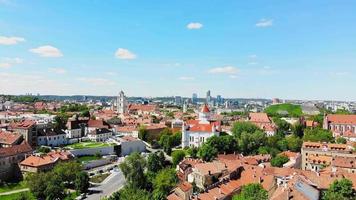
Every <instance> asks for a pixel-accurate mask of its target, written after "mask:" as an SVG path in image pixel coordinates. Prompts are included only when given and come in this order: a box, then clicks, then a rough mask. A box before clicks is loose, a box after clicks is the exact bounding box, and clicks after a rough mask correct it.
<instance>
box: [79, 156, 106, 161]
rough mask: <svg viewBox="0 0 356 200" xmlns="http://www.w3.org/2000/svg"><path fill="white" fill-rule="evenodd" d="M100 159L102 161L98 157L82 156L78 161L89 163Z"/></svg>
mask: <svg viewBox="0 0 356 200" xmlns="http://www.w3.org/2000/svg"><path fill="white" fill-rule="evenodd" d="M99 159H101V157H98V156H80V157H78V160H79V161H80V162H88V161H92V160H99Z"/></svg>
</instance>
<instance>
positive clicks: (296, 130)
mask: <svg viewBox="0 0 356 200" xmlns="http://www.w3.org/2000/svg"><path fill="white" fill-rule="evenodd" d="M292 132H293V134H294V135H296V136H298V137H300V138H301V137H303V135H304V126H303V125H302V124H300V123H297V124H295V125H294V126H293V127H292Z"/></svg>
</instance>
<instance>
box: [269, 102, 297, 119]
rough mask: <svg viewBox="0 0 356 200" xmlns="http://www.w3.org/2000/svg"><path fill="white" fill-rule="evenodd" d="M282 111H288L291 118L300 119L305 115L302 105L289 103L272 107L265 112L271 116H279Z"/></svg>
mask: <svg viewBox="0 0 356 200" xmlns="http://www.w3.org/2000/svg"><path fill="white" fill-rule="evenodd" d="M281 111H287V112H288V116H291V117H300V116H302V115H303V112H302V108H301V106H300V105H293V104H289V103H285V104H276V105H271V106H269V107H267V108H266V109H265V112H266V113H267V114H268V115H270V116H278V115H279V112H281Z"/></svg>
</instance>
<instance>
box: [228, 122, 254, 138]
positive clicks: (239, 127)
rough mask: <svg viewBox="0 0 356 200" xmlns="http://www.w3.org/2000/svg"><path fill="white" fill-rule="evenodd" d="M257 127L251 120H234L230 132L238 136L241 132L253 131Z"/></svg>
mask: <svg viewBox="0 0 356 200" xmlns="http://www.w3.org/2000/svg"><path fill="white" fill-rule="evenodd" d="M257 130H259V128H258V127H257V126H256V125H254V124H252V123H251V122H235V123H234V125H233V127H232V133H233V135H234V136H235V137H237V138H240V136H241V134H242V132H247V133H254V132H256V131H257Z"/></svg>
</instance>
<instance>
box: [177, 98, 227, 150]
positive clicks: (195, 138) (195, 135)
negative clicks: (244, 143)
mask: <svg viewBox="0 0 356 200" xmlns="http://www.w3.org/2000/svg"><path fill="white" fill-rule="evenodd" d="M220 131H221V127H220V122H218V121H211V113H210V110H209V108H208V106H207V105H206V104H205V105H204V106H203V107H202V109H201V111H200V112H199V119H198V120H188V121H187V122H186V123H184V124H183V126H182V148H185V147H193V146H194V147H199V146H201V145H202V144H203V143H204V142H205V141H206V140H207V139H208V138H210V137H212V136H214V135H216V136H219V134H220Z"/></svg>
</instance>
